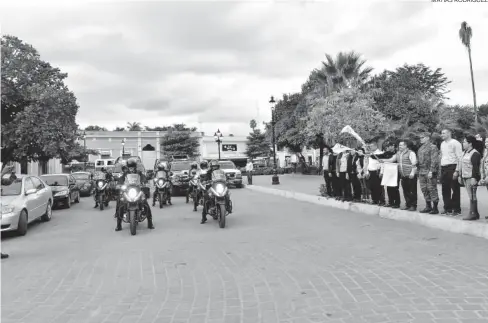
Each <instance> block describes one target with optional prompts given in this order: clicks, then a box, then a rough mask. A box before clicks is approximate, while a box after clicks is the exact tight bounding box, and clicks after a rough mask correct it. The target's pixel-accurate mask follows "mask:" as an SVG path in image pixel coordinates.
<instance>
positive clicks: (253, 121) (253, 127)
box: [249, 119, 258, 130]
mask: <svg viewBox="0 0 488 323" xmlns="http://www.w3.org/2000/svg"><path fill="white" fill-rule="evenodd" d="M257 126H258V124H257V123H256V120H254V119H252V120H251V121H249V127H251V129H252V130H254V129H256V127H257Z"/></svg>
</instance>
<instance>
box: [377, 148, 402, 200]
mask: <svg viewBox="0 0 488 323" xmlns="http://www.w3.org/2000/svg"><path fill="white" fill-rule="evenodd" d="M384 146H385V152H384V153H383V154H382V155H381V156H379V157H380V158H382V159H389V158H392V157H393V156H395V155H396V153H397V151H396V147H395V143H394V142H393V141H391V142H388V143H386V144H385V145H384ZM383 167H384V165H383V164H382V165H381V177H382V176H383V175H382V174H383ZM386 192H387V194H388V204H387V205H385V207H391V208H393V209H398V208H400V176H398V181H397V186H386Z"/></svg>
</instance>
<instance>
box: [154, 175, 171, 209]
mask: <svg viewBox="0 0 488 323" xmlns="http://www.w3.org/2000/svg"><path fill="white" fill-rule="evenodd" d="M155 178H156V180H155V181H154V183H155V186H156V188H155V189H156V195H155V196H156V198H157V199H158V201H159V208H160V209H162V208H163V204H166V201H167V200H168V194H170V193H169V184H170V183H169V181H167V180H166V174H165V172H163V171H158V172H157V174H156V177H155ZM155 203H156V201H153V205H154V204H155Z"/></svg>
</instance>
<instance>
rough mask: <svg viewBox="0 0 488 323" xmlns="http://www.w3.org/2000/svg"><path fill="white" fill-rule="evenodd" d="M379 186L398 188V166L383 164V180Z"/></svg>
mask: <svg viewBox="0 0 488 323" xmlns="http://www.w3.org/2000/svg"><path fill="white" fill-rule="evenodd" d="M381 185H382V186H388V187H397V186H398V164H394V163H383V178H382V179H381Z"/></svg>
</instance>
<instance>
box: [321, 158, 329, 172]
mask: <svg viewBox="0 0 488 323" xmlns="http://www.w3.org/2000/svg"><path fill="white" fill-rule="evenodd" d="M322 167H323V168H324V170H329V155H324V158H322Z"/></svg>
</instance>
